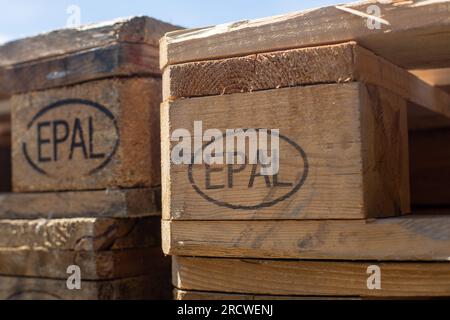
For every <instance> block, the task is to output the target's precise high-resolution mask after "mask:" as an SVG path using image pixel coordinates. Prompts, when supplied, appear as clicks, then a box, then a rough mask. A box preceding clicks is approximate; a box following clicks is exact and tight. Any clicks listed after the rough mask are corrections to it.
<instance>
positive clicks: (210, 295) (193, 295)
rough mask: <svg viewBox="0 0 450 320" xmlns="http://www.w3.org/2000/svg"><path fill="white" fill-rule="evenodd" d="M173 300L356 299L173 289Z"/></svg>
mask: <svg viewBox="0 0 450 320" xmlns="http://www.w3.org/2000/svg"><path fill="white" fill-rule="evenodd" d="M174 299H175V300H185V301H189V300H193V301H195V300H197V301H199V300H210V301H211V300H236V301H244V300H357V298H342V297H300V296H297V297H295V296H264V295H255V294H233V293H221V292H202V291H185V290H178V289H174Z"/></svg>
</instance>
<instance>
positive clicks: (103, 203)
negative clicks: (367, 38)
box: [0, 188, 161, 219]
mask: <svg viewBox="0 0 450 320" xmlns="http://www.w3.org/2000/svg"><path fill="white" fill-rule="evenodd" d="M160 214H161V192H160V189H159V188H153V189H122V190H119V189H116V190H99V191H75V192H53V193H52V192H48V193H5V194H0V218H1V219H38V218H44V219H54V218H87V217H89V218H131V217H145V216H159V215H160Z"/></svg>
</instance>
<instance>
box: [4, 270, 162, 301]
mask: <svg viewBox="0 0 450 320" xmlns="http://www.w3.org/2000/svg"><path fill="white" fill-rule="evenodd" d="M167 277H168V276H167V275H166V274H164V275H162V274H158V273H156V272H155V273H153V274H150V275H145V276H140V277H134V278H128V279H120V280H114V281H83V282H82V284H81V290H68V289H67V284H66V280H56V279H40V278H25V277H5V276H2V277H0V299H2V300H141V299H142V300H144V299H145V300H147V299H169V298H170V286H169V281H162V279H167Z"/></svg>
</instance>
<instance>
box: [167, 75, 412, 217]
mask: <svg viewBox="0 0 450 320" xmlns="http://www.w3.org/2000/svg"><path fill="white" fill-rule="evenodd" d="M161 110H162V117H161V118H162V119H161V126H162V149H163V152H162V156H163V158H162V175H163V181H162V188H163V195H164V198H163V217H164V219H166V220H170V219H175V220H178V219H180V220H246V219H352V218H364V217H376V216H380V215H381V216H389V215H398V214H401V213H402V212H403V213H404V212H409V210H410V209H409V190H408V189H409V181H408V175H409V173H408V159H407V157H408V155H407V133H406V106H405V104H404V101H403V100H402V99H400V98H399V97H398V96H396V95H394V94H392V93H390V92H388V91H386V90H383V89H379V88H375V87H373V86H365V85H364V84H360V83H347V84H328V85H317V86H306V87H296V88H285V89H276V90H266V91H260V92H252V93H243V94H233V95H224V96H215V97H202V98H192V99H184V100H177V101H174V102H170V103H164V104H163V105H162V109H161ZM381 110H382V111H381ZM194 121H202V125H203V132H204V131H206V130H207V129H211V128H214V129H218V130H221V131H222V132H226V130H227V129H228V128H231V129H235V128H268V129H279V130H280V135H282V136H283V137H282V138H281V139H280V172H279V174H278V177H277V178H278V182H284V183H289V185H286V184H284V185H282V184H280V183H278V184H277V185H276V186H275V184H272V183H270V187H269V183H268V181H267V179H264V178H263V177H256V178H254V179H253V180H252V179H251V177H252V176H254V175H252V172H254V169H255V167H254V166H252V165H247V166H245V168H242V166H241V165H234V166H233V167H232V169H233V171H234V173H233V176H232V178H233V181H232V184H231V186H232V188H230V187H229V186H230V175H228V174H227V172H228V171H229V170H230V167H228V165H213V166H212V168H214V170H215V172H214V173H208V172H209V171H208V167H206V166H205V165H204V164H202V165H197V164H195V165H192V167H191V168H192V169H190V167H189V165H175V164H173V163H172V162H171V150H173V147H174V146H175V145H176V144H177V143H178V141H170V137H171V135H172V133H173V131H174V130H176V129H178V128H184V129H186V130H188V131H189V132H191V133H194V130H193V129H194ZM194 134H197V133H194ZM299 150H300V151H299ZM197 151H198V150H193V152H197ZM224 152H225V150H224ZM247 152H248V151H247ZM236 172H237V173H236ZM207 175H210V180H208V179H207ZM272 178H274V177H268V179H269V180H270V182H271V181H272V180H273V179H272ZM208 181H209V184H210V185H218V186H219V185H220V187H217V188H211V186H210V185H209V184H208V183H207V182H208ZM251 181H253V185H252V183H251ZM294 186H295V187H294ZM280 199H281V200H280Z"/></svg>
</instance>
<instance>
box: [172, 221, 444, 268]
mask: <svg viewBox="0 0 450 320" xmlns="http://www.w3.org/2000/svg"><path fill="white" fill-rule="evenodd" d="M163 247H164V252H165V253H166V254H171V255H183V256H208V257H236V258H270V259H320V260H380V261H381V260H383V261H392V260H395V261H411V260H414V261H417V260H424V261H448V259H449V257H450V218H449V216H446V215H441V216H430V215H423V216H415V215H411V216H406V217H400V218H387V219H376V220H367V221H365V220H353V221H351V220H346V221H217V222H214V221H172V222H168V221H164V222H163Z"/></svg>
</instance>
